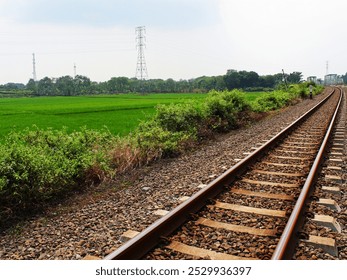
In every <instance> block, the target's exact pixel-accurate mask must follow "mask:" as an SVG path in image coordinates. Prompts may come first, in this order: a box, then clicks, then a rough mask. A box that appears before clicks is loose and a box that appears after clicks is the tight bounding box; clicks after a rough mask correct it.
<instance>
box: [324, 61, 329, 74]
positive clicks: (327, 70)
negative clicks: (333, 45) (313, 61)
mask: <svg viewBox="0 0 347 280" xmlns="http://www.w3.org/2000/svg"><path fill="white" fill-rule="evenodd" d="M325 68H326V75H328V74H329V61H327V63H326V65H325Z"/></svg>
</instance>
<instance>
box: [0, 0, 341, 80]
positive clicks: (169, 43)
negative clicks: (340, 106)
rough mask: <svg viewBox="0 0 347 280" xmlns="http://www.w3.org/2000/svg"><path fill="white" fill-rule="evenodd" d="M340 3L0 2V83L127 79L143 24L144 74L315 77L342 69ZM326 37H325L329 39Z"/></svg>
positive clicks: (232, 0) (296, 0)
mask: <svg viewBox="0 0 347 280" xmlns="http://www.w3.org/2000/svg"><path fill="white" fill-rule="evenodd" d="M346 8H347V3H346V1H344V0H330V1H325V0H324V1H323V0H316V1H313V0H258V1H252V0H161V1H160V0H146V1H140V0H114V1H111V0H98V1H96V0H84V1H82V0H60V1H48V0H0V64H1V66H2V67H0V84H3V83H6V82H23V83H26V82H27V81H28V80H29V78H31V76H32V53H35V54H36V66H37V69H36V72H37V77H38V78H39V79H41V78H43V77H45V76H48V77H59V76H63V75H73V65H74V63H76V65H77V73H78V74H81V75H86V76H88V77H90V78H91V79H92V80H95V81H106V80H108V79H110V78H111V77H114V76H127V77H134V76H135V70H136V59H137V50H136V45H135V28H136V27H137V26H146V43H147V46H146V49H145V57H146V62H147V68H148V75H149V78H163V79H167V78H174V79H176V80H178V79H181V78H182V79H189V78H194V77H198V76H202V75H207V76H212V75H222V74H225V73H226V71H227V70H228V69H236V70H248V71H251V70H253V71H256V72H258V73H259V74H262V75H264V74H274V73H279V72H281V70H282V69H284V70H285V71H286V72H292V71H300V72H303V74H304V76H309V75H316V76H318V77H323V75H324V74H325V71H326V68H325V67H326V61H329V73H337V74H344V73H345V72H346V71H347V67H346V65H347V55H346V51H345V49H346V45H347V39H346V36H344V35H345V32H344V30H345V26H346V25H347V16H346V13H345V11H346ZM330 41H331V42H330Z"/></svg>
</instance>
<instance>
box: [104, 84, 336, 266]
mask: <svg viewBox="0 0 347 280" xmlns="http://www.w3.org/2000/svg"><path fill="white" fill-rule="evenodd" d="M341 99H342V91H341V90H340V89H338V88H334V89H332V91H331V94H330V95H329V96H328V97H327V98H326V99H324V100H323V101H322V102H321V103H319V104H318V105H317V106H316V107H314V108H313V109H312V110H310V111H309V112H307V113H306V114H305V115H304V116H302V117H301V118H300V119H298V120H297V121H295V122H294V123H293V124H291V125H290V126H288V127H287V128H285V129H283V130H282V131H281V132H280V133H279V134H277V135H275V136H274V137H272V138H271V139H270V140H269V141H267V142H266V143H264V144H263V145H261V146H260V147H259V148H257V149H255V150H254V151H253V152H252V153H251V154H249V155H248V156H247V157H246V158H245V159H243V160H241V161H239V162H238V163H237V164H236V165H234V166H233V167H232V168H230V169H229V170H228V171H226V172H225V173H224V174H222V175H221V176H220V177H218V178H217V179H215V180H214V181H213V182H211V183H210V184H209V185H207V186H205V187H204V188H202V189H201V191H199V192H198V193H196V194H195V195H193V196H192V197H190V198H187V200H185V201H184V202H182V203H181V204H180V205H179V206H178V207H176V208H175V209H173V210H172V211H170V212H169V213H165V215H164V216H163V217H162V218H161V219H159V220H158V221H156V222H155V223H154V224H152V225H151V226H150V227H148V228H147V229H145V230H144V231H143V232H141V233H138V234H137V235H136V236H134V237H133V238H132V239H130V240H129V241H128V242H127V243H125V244H124V245H123V246H121V247H120V248H118V249H117V250H115V251H114V252H112V253H111V254H109V255H108V256H106V257H105V259H290V258H291V257H292V254H293V252H294V250H295V244H296V243H297V241H298V232H299V230H300V228H301V225H302V223H303V221H304V218H305V205H306V203H307V200H308V199H309V198H310V195H311V192H312V189H313V188H312V185H313V184H314V182H315V179H316V177H317V176H318V175H317V174H318V172H319V171H320V166H321V163H322V158H323V156H324V151H325V150H326V149H327V145H328V140H329V137H330V135H331V132H332V128H333V125H334V122H335V119H336V114H337V111H338V109H339V105H340V103H341Z"/></svg>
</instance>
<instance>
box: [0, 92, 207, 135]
mask: <svg viewBox="0 0 347 280" xmlns="http://www.w3.org/2000/svg"><path fill="white" fill-rule="evenodd" d="M205 96H206V95H202V94H150V95H144V96H142V95H136V94H127V95H103V96H78V97H35V98H30V97H23V98H2V99H0V138H2V137H3V136H5V135H7V134H8V133H9V132H10V131H11V130H16V131H21V130H23V129H25V128H27V127H32V126H33V125H36V126H37V127H38V128H40V129H47V128H52V129H61V128H63V127H67V131H73V130H79V129H80V128H81V127H86V128H88V129H95V130H99V129H101V128H103V127H104V126H106V127H107V128H108V129H109V130H110V131H111V133H113V134H118V135H120V136H122V135H126V134H128V133H129V132H130V131H132V130H133V129H134V128H135V127H136V126H137V125H138V123H139V122H140V120H143V119H146V118H148V117H149V116H151V115H153V114H154V112H155V106H156V105H157V104H169V103H180V102H182V101H183V100H186V99H203V98H205Z"/></svg>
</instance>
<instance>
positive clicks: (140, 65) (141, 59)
mask: <svg viewBox="0 0 347 280" xmlns="http://www.w3.org/2000/svg"><path fill="white" fill-rule="evenodd" d="M135 33H136V48H137V65H136V75H135V76H136V78H138V79H139V80H141V81H142V80H145V79H146V78H148V73H147V66H146V60H145V53H144V48H145V47H146V43H145V42H146V36H145V34H146V27H145V26H139V27H136V29H135Z"/></svg>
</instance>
